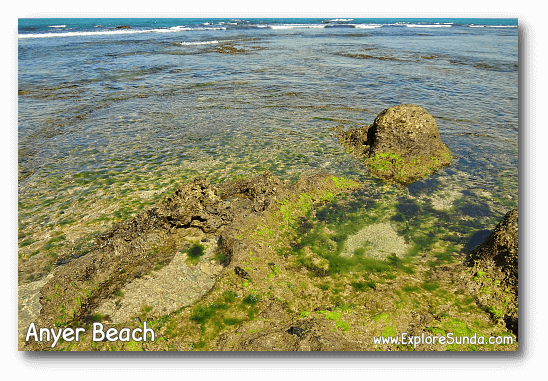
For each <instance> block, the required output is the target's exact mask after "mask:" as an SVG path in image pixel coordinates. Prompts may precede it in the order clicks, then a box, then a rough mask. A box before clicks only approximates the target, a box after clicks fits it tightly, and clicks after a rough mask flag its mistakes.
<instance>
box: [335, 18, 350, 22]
mask: <svg viewBox="0 0 548 381" xmlns="http://www.w3.org/2000/svg"><path fill="white" fill-rule="evenodd" d="M352 20H354V19H333V20H329V21H330V22H348V21H352Z"/></svg>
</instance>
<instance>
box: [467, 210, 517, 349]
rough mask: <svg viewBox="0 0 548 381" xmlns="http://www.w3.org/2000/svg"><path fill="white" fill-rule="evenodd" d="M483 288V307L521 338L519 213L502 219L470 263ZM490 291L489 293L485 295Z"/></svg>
mask: <svg viewBox="0 0 548 381" xmlns="http://www.w3.org/2000/svg"><path fill="white" fill-rule="evenodd" d="M468 264H469V265H470V266H473V271H474V272H475V276H474V280H475V281H476V282H478V284H479V285H480V286H481V288H482V290H483V291H484V292H482V293H481V294H480V296H479V297H478V300H479V302H480V304H481V305H483V306H484V308H486V310H488V311H489V312H490V313H491V314H492V316H493V318H495V320H501V321H503V322H504V324H505V325H506V327H507V328H508V329H509V330H511V331H512V332H513V333H514V334H515V335H516V340H517V337H518V211H517V210H515V209H514V210H511V211H509V212H508V213H506V215H505V216H504V217H503V218H502V220H501V221H500V222H499V224H498V225H497V227H496V228H495V230H494V231H493V233H491V235H489V237H487V239H486V240H485V242H483V243H482V244H481V245H479V246H477V247H476V248H475V249H474V250H472V251H471V252H470V260H469V262H468ZM485 291H486V292H485Z"/></svg>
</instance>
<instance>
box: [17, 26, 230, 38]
mask: <svg viewBox="0 0 548 381" xmlns="http://www.w3.org/2000/svg"><path fill="white" fill-rule="evenodd" d="M193 30H226V27H195V28H190V27H187V26H174V27H171V28H162V29H146V30H135V29H130V30H128V29H123V30H101V31H93V32H63V33H40V34H38V33H29V34H19V35H18V36H17V37H18V38H47V37H79V36H100V35H120V34H136V33H151V32H156V33H173V32H180V31H193Z"/></svg>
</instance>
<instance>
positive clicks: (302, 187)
mask: <svg viewBox="0 0 548 381" xmlns="http://www.w3.org/2000/svg"><path fill="white" fill-rule="evenodd" d="M330 177H331V176H330V175H326V174H319V175H312V176H308V177H303V178H301V179H300V180H299V181H297V182H296V183H295V184H290V183H289V182H286V181H281V180H279V179H278V178H277V177H275V176H273V175H272V174H270V173H269V172H265V173H263V174H261V175H259V176H257V177H254V178H251V179H240V180H236V181H231V182H227V183H224V184H223V185H222V186H219V187H214V186H212V185H211V184H209V183H208V182H207V181H206V180H204V179H201V178H198V179H194V180H193V181H190V182H188V183H185V184H183V185H181V186H179V188H178V189H177V190H176V191H175V192H174V194H173V195H172V196H171V197H166V198H165V199H164V201H163V202H162V203H160V204H158V205H155V206H153V207H151V208H149V209H148V210H146V211H144V212H142V213H141V214H139V215H137V216H136V217H134V218H132V219H130V220H128V221H125V222H122V223H119V224H117V225H115V226H114V227H113V228H112V229H110V230H109V231H108V232H107V233H105V234H103V235H101V236H99V237H98V238H97V239H96V242H95V244H94V248H93V249H92V250H91V251H90V252H89V253H87V254H86V255H84V256H81V257H76V258H72V257H67V258H61V259H60V260H59V261H57V263H58V267H57V268H56V269H55V271H54V272H53V276H51V277H48V278H47V282H45V284H44V282H42V283H40V284H38V283H36V282H34V283H31V284H29V286H28V287H30V288H32V289H33V290H34V289H35V288H36V289H37V288H38V287H41V288H40V292H39V296H38V293H37V292H34V293H33V295H32V297H33V298H34V299H38V300H39V302H40V303H34V304H33V305H32V306H31V307H32V308H30V310H29V311H28V314H29V316H31V317H33V318H34V317H36V318H35V319H34V322H35V324H36V325H37V326H56V325H57V326H59V325H78V324H80V325H81V324H89V323H91V322H92V321H94V320H96V319H97V318H98V317H99V318H101V320H103V321H105V322H107V323H112V324H114V323H123V322H124V321H129V320H131V319H132V318H133V317H135V315H139V314H141V315H142V312H143V309H149V310H150V311H146V312H147V313H146V314H145V315H147V316H149V317H153V316H158V314H162V313H163V314H167V313H170V312H171V311H173V310H175V309H177V308H180V307H182V306H185V305H189V304H190V303H192V302H194V301H196V300H198V299H199V298H201V297H202V296H203V295H205V294H206V293H207V292H208V291H209V290H210V289H211V288H212V287H213V286H214V284H215V281H216V279H217V277H218V276H219V274H220V273H221V272H222V269H223V266H227V265H228V268H227V269H226V270H230V271H233V270H235V269H236V268H237V269H239V271H238V274H240V276H242V277H243V278H244V279H250V278H251V277H250V275H249V274H248V273H247V272H246V271H245V270H243V269H241V268H240V267H238V266H234V265H232V266H230V265H229V264H230V263H231V260H232V259H233V258H240V257H241V256H243V255H245V254H246V253H247V252H249V250H250V247H249V246H248V245H245V244H242V243H243V242H242V240H241V239H239V238H237V237H238V236H239V228H240V227H241V226H244V225H245V224H246V223H248V222H249V221H253V219H254V218H255V219H257V218H260V215H261V213H262V212H263V211H265V210H267V209H269V208H271V207H273V206H274V205H276V201H277V200H280V199H282V198H283V197H287V196H288V195H290V194H293V193H295V192H303V191H308V190H313V189H315V188H319V187H321V186H322V185H323V184H324V182H325V180H326V179H329V178H330ZM214 237H217V238H214ZM212 239H214V241H215V244H211V242H210V244H208V247H209V251H208V254H206V255H204V256H203V257H202V258H200V262H199V263H198V265H197V266H190V267H189V266H187V265H185V263H184V262H185V260H184V258H186V254H185V253H184V252H185V250H187V249H188V248H189V246H190V245H191V244H192V243H193V242H194V243H196V242H197V241H200V242H204V243H207V242H208V240H209V241H211V240H212ZM206 251H207V250H206ZM217 253H223V258H224V259H222V260H217V261H215V260H213V257H214V256H215V255H216V254H217ZM174 258H175V263H173V264H172V262H173V261H174ZM235 262H237V261H235ZM160 268H161V270H160ZM155 269H157V270H158V271H155ZM153 271H154V273H153V274H152V275H151V273H152V272H153ZM185 274H186V276H185ZM174 282H175V283H177V284H174ZM177 290H179V291H178V292H176V291H177ZM35 291H36V290H35ZM174 292H175V294H177V295H175V294H174ZM34 294H36V295H34ZM121 294H124V295H125V297H124V298H122V297H120V296H119V295H121ZM172 294H173V295H172ZM29 295H30V294H29ZM117 295H118V296H117ZM170 295H171V296H172V297H170ZM27 309H28V308H27ZM148 312H151V313H148ZM26 320H28V319H26ZM26 320H25V321H24V322H21V321H20V325H21V326H20V330H24V329H26V328H27V327H28V324H27V323H28V322H27V321H26ZM25 325H26V326H25ZM42 347H43V345H42V344H39V343H32V344H28V345H27V346H26V347H25V350H36V349H40V348H42Z"/></svg>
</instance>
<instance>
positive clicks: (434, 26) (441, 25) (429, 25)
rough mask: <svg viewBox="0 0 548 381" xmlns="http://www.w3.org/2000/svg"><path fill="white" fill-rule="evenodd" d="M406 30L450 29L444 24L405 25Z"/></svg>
mask: <svg viewBox="0 0 548 381" xmlns="http://www.w3.org/2000/svg"><path fill="white" fill-rule="evenodd" d="M405 26H406V27H408V28H450V27H451V25H446V24H405Z"/></svg>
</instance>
